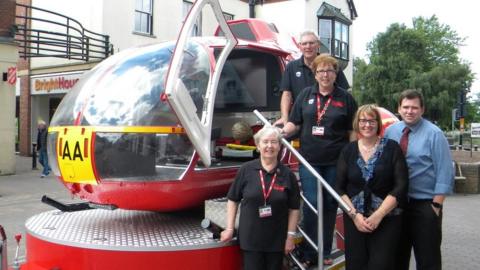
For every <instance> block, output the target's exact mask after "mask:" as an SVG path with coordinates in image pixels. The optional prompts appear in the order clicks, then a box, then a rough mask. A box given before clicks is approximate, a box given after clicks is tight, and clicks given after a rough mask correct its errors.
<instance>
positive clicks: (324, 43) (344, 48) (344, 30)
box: [317, 3, 351, 61]
mask: <svg viewBox="0 0 480 270" xmlns="http://www.w3.org/2000/svg"><path fill="white" fill-rule="evenodd" d="M317 17H318V36H319V38H320V53H329V54H331V55H333V56H335V57H336V58H339V59H342V60H347V61H348V59H349V26H350V25H351V21H350V20H349V19H348V18H347V17H346V16H345V15H343V14H342V12H341V10H340V9H339V8H336V7H334V6H332V5H329V4H327V3H323V4H322V6H321V7H320V9H319V10H318V12H317Z"/></svg>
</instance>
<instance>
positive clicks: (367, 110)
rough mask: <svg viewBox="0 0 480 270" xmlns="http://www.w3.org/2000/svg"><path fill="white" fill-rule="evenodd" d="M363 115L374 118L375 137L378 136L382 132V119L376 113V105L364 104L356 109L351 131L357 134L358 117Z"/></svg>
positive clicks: (378, 113) (358, 130)
mask: <svg viewBox="0 0 480 270" xmlns="http://www.w3.org/2000/svg"><path fill="white" fill-rule="evenodd" d="M364 114H366V115H368V116H373V117H375V121H377V135H380V133H381V132H382V117H381V116H380V112H379V111H378V109H377V105H376V104H365V105H363V106H360V108H358V110H357V112H356V113H355V118H354V119H353V130H354V131H355V132H357V133H359V132H360V128H359V122H360V116H362V115H364Z"/></svg>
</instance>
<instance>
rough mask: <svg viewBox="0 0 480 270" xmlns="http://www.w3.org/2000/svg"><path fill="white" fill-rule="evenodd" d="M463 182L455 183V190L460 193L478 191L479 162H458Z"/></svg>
mask: <svg viewBox="0 0 480 270" xmlns="http://www.w3.org/2000/svg"><path fill="white" fill-rule="evenodd" d="M459 165H460V166H461V168H462V174H463V176H465V178H466V181H465V184H460V183H456V187H455V190H456V191H457V192H459V193H460V192H461V193H469V194H477V193H480V163H460V164H459Z"/></svg>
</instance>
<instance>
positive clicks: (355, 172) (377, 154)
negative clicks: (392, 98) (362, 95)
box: [336, 104, 408, 270]
mask: <svg viewBox="0 0 480 270" xmlns="http://www.w3.org/2000/svg"><path fill="white" fill-rule="evenodd" d="M381 128H382V120H381V118H380V113H379V112H378V110H377V107H376V106H375V105H373V104H367V105H363V106H361V107H360V108H358V111H357V113H356V115H355V118H354V121H353V129H354V130H355V131H356V132H357V134H358V137H359V139H358V140H357V141H354V142H351V143H349V144H348V145H346V146H345V148H343V150H342V152H341V154H340V157H339V159H338V164H337V186H336V189H337V192H338V193H339V195H340V196H341V197H342V199H343V201H345V203H347V204H348V205H349V206H350V208H351V209H352V211H351V212H350V213H345V214H344V225H345V259H346V269H347V270H352V269H353V270H355V269H358V270H360V269H361V270H367V269H368V270H382V269H384V270H387V269H395V265H394V263H395V253H396V250H397V249H396V247H397V245H398V241H399V239H400V237H401V231H402V230H401V226H402V211H403V210H402V208H403V207H404V204H405V202H406V196H407V191H408V169H407V164H406V162H405V157H404V155H403V153H402V150H401V149H400V146H399V145H398V144H397V142H395V141H393V140H390V139H386V138H381V137H380V133H381Z"/></svg>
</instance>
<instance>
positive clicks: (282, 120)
mask: <svg viewBox="0 0 480 270" xmlns="http://www.w3.org/2000/svg"><path fill="white" fill-rule="evenodd" d="M287 122H288V119H287V118H284V117H280V118H279V119H278V120H277V121H275V123H273V126H275V127H276V126H280V127H283V126H285V124H286V123H287Z"/></svg>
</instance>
